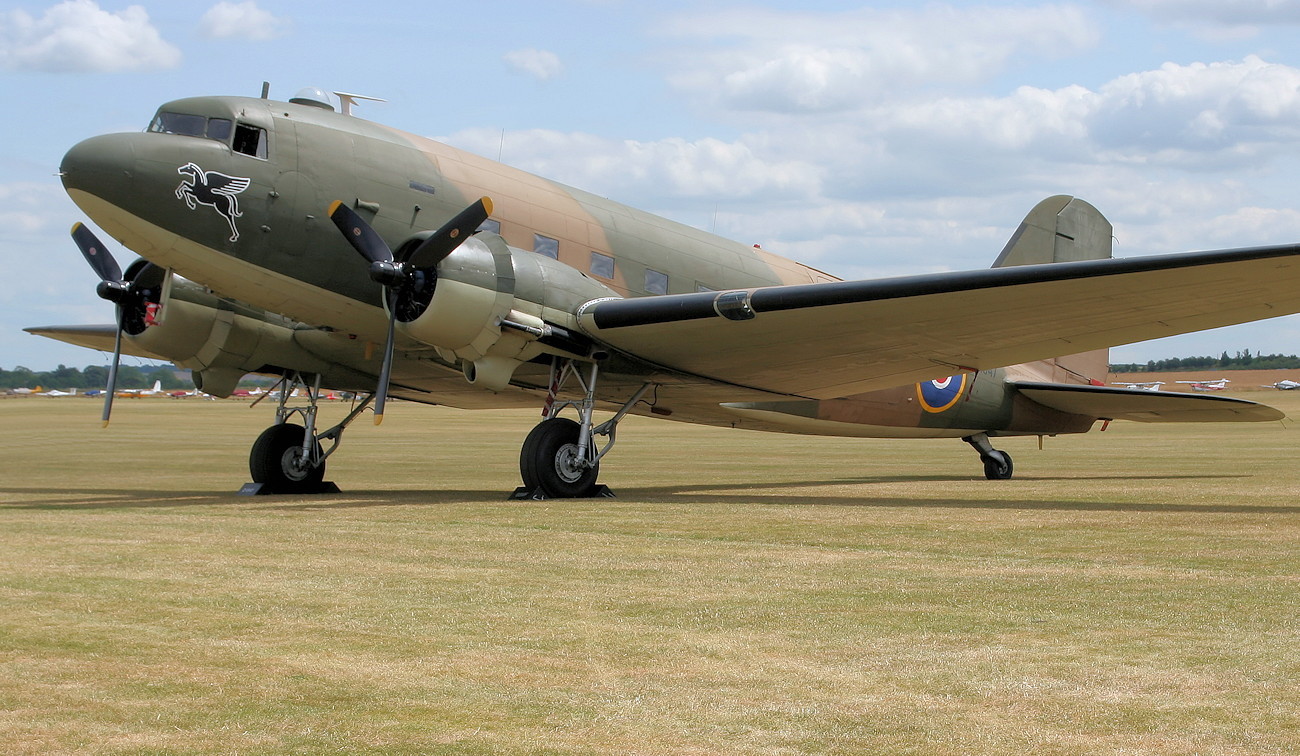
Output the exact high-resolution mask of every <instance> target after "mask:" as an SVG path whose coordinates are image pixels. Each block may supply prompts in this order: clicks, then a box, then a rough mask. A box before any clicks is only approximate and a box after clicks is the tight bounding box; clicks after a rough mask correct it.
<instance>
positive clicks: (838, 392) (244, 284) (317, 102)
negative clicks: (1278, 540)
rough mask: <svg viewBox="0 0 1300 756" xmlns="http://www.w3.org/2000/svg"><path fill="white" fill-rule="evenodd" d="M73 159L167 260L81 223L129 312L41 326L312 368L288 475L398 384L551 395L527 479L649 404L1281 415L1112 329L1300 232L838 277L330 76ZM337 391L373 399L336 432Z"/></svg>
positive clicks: (66, 179) (207, 370)
mask: <svg viewBox="0 0 1300 756" xmlns="http://www.w3.org/2000/svg"><path fill="white" fill-rule="evenodd" d="M340 99H341V100H342V102H344V103H345V104H351V103H352V102H354V101H355V99H356V98H355V96H352V95H346V94H343V95H341V96H340ZM60 175H61V176H62V180H63V184H64V186H65V188H66V189H67V191H68V193H69V195H71V197H72V199H73V200H74V201H75V202H76V204H77V205H78V206H79V207H80V208H81V209H82V210H83V211H84V212H85V213H86V214H87V215H89V216H90V218H91V219H93V220H94V222H95V223H96V224H97V225H98V226H99V227H100V228H101V229H103V230H104V231H106V232H107V233H108V234H109V235H111V236H112V237H113V238H114V239H116V240H117V241H118V242H120V243H121V244H123V245H125V246H126V247H127V248H129V249H131V250H133V251H135V252H136V253H138V254H139V255H140V256H141V257H142V258H143V259H142V260H137V261H136V262H135V263H134V264H132V265H131V266H129V267H128V268H127V269H126V271H125V272H123V271H122V270H121V269H120V268H119V267H118V264H117V263H116V262H115V260H114V258H113V256H112V254H110V252H109V250H108V249H107V248H106V247H105V245H104V244H103V242H101V241H100V240H99V239H98V238H96V237H95V235H94V234H93V233H92V232H91V231H90V230H89V229H88V228H87V227H86V226H84V225H82V224H77V225H76V226H74V228H73V237H74V240H75V241H76V243H77V245H78V246H79V247H80V249H81V251H82V253H83V255H84V256H85V258H86V260H87V261H89V263H90V264H91V266H92V267H93V268H94V269H95V271H96V273H97V274H98V275H99V277H100V278H101V279H102V282H101V283H100V284H99V288H98V293H99V295H100V296H101V297H103V298H105V299H108V300H110V301H112V302H114V303H115V304H116V305H117V313H118V315H117V324H116V325H110V326H72V327H46V328H31V329H28V330H30V331H31V332H33V333H38V334H40V335H43V336H49V337H51V338H56V339H61V340H64V341H68V342H71V343H75V344H81V345H84V346H89V347H92V348H97V349H103V350H106V351H107V350H110V349H111V350H113V351H114V352H115V354H117V353H120V352H128V353H131V354H137V355H142V356H146V357H154V358H161V359H165V360H170V361H172V362H174V363H176V364H178V365H181V366H183V367H188V368H191V369H192V370H193V375H194V381H195V384H196V386H197V387H198V388H199V389H200V390H202V391H204V392H207V393H209V394H215V395H217V396H229V395H230V394H231V393H232V392H233V391H234V390H235V386H236V384H237V382H238V381H239V379H240V378H241V377H242V376H243V375H245V374H246V373H248V372H256V373H264V374H278V375H281V376H284V378H285V385H284V386H283V388H284V389H286V390H283V391H282V393H281V396H287V395H288V394H289V393H290V391H288V390H287V389H288V388H289V387H290V386H293V387H304V388H307V389H309V391H308V394H309V395H310V401H309V402H308V404H307V406H306V407H301V406H299V407H291V406H288V405H287V404H286V403H285V400H284V399H281V400H280V404H279V407H278V410H277V422H276V424H275V425H273V426H271V427H270V428H268V429H267V430H266V431H265V432H263V433H262V435H261V436H260V437H259V438H258V439H257V440H256V442H255V443H254V444H253V448H252V452H251V454H250V468H251V473H252V476H253V479H254V481H255V482H256V483H257V484H259V486H260V488H261V489H262V490H264V491H271V492H287V493H305V492H314V491H319V490H322V487H323V486H325V485H327V484H325V483H323V475H324V468H325V458H326V457H328V456H329V455H330V454H332V453H333V452H334V451H336V450H337V448H338V444H339V441H340V439H341V436H342V433H343V430H344V429H345V428H346V427H347V426H348V424H349V423H351V422H353V421H354V420H355V419H356V418H357V417H359V416H360V415H361V414H362V413H363V412H364V411H365V410H366V408H367V407H369V406H373V411H374V413H375V418H376V422H378V420H379V419H381V418H382V414H383V412H384V409H385V400H386V397H387V396H389V395H392V396H396V397H400V398H402V399H407V400H411V401H417V402H426V403H437V404H446V405H451V406H455V407H464V408H486V407H521V406H522V407H536V408H539V409H541V410H542V413H543V420H542V421H541V422H540V423H539V424H538V425H537V426H536V427H535V428H534V429H533V431H532V432H531V433H529V434H528V436H527V438H526V439H524V441H523V446H522V451H521V453H520V473H521V476H522V478H523V483H524V485H523V487H522V488H521V489H519V491H517V492H516V495H517V496H522V497H537V498H541V497H575V496H590V495H597V493H598V492H601V491H602V489H603V488H604V487H603V486H600V485H598V483H597V474H598V471H599V468H600V464H601V462H602V461H603V460H604V458H605V456H606V454H607V453H608V452H609V451H610V449H611V448H612V446H613V445H614V440H615V435H616V430H617V428H618V425H619V422H620V421H621V420H622V419H623V418H624V417H625V416H626V415H627V414H628V413H636V414H642V415H651V416H655V417H663V418H668V419H671V420H680V421H684V422H690V423H701V424H707V425H716V426H726V427H735V428H752V429H758V430H767V431H782V432H789V433H804V434H825V435H838V436H859V437H889V438H954V439H962V440H963V441H965V442H966V443H968V444H970V445H971V446H972V447H974V449H975V450H976V451H977V452H978V454H979V456H980V458H981V460H982V461H983V466H984V474H985V475H986V476H987V477H988V478H991V479H1002V478H1010V477H1011V475H1012V461H1011V457H1010V456H1009V455H1008V454H1006V453H1005V452H1003V451H1000V450H997V449H995V448H994V447H993V444H992V442H991V439H992V438H994V437H998V436H1007V435H1038V436H1043V435H1054V434H1059V433H1082V432H1086V431H1088V430H1089V429H1090V428H1092V427H1093V425H1094V423H1095V422H1096V421H1098V420H1103V421H1107V422H1108V421H1109V420H1112V419H1127V420H1136V421H1142V422H1147V421H1174V422H1177V421H1196V420H1205V421H1240V420H1274V419H1280V418H1281V417H1282V415H1281V413H1280V412H1278V411H1276V410H1274V409H1272V408H1269V407H1265V406H1262V405H1259V404H1255V403H1252V402H1246V401H1241V400H1236V399H1231V398H1226V397H1219V396H1213V397H1211V396H1195V395H1189V394H1177V393H1171V392H1160V391H1155V392H1152V391H1144V390H1136V389H1133V390H1130V389H1123V388H1116V387H1108V386H1103V385H1101V383H1102V382H1103V381H1104V380H1105V378H1106V373H1107V353H1106V351H1105V348H1106V347H1109V346H1114V345H1118V344H1124V343H1130V342H1134V341H1141V340H1144V339H1150V338H1156V337H1162V336H1170V335H1173V334H1178V333H1185V332H1189V331H1195V330H1200V329H1204V328H1212V327H1217V326H1224V325H1229V324H1234V323H1242V322H1246V321H1251V320H1257V319H1261V318H1269V317H1274V316H1278V315H1285V314H1290V313H1294V312H1297V311H1300V247H1298V246H1295V245H1290V246H1275V247H1262V248H1249V249H1237V250H1228V251H1213V252H1196V253H1186V254H1178V255H1161V256H1155V257H1138V258H1126V259H1111V225H1110V223H1109V222H1107V221H1106V219H1105V218H1104V217H1103V216H1102V215H1101V213H1099V212H1098V211H1097V210H1096V209H1095V208H1093V207H1092V206H1091V205H1089V204H1088V203H1086V202H1084V201H1082V200H1079V199H1075V198H1072V197H1068V196H1056V197H1050V198H1048V199H1046V200H1043V201H1042V202H1041V203H1040V204H1039V205H1038V206H1036V207H1035V208H1033V210H1032V211H1030V213H1029V215H1028V216H1027V217H1026V218H1025V220H1024V222H1023V223H1022V224H1021V225H1020V227H1019V228H1018V229H1017V230H1016V232H1015V234H1014V236H1013V237H1012V238H1011V240H1010V242H1008V243H1007V245H1006V247H1005V248H1004V249H1003V250H1002V252H1001V254H1000V255H999V256H998V257H997V259H996V261H995V262H994V264H993V267H992V268H991V269H988V270H973V271H964V272H957V273H937V274H930V275H918V276H908V277H900V278H889V279H879V280H867V281H842V280H839V279H837V278H835V277H834V276H831V275H829V274H826V273H823V272H821V271H819V270H815V269H813V268H810V267H808V266H806V265H802V264H800V263H797V262H794V261H791V260H787V259H784V258H782V257H779V256H777V255H775V254H772V253H770V252H767V251H765V250H763V249H759V248H755V247H752V246H748V245H744V244H739V243H735V242H731V241H728V240H725V239H722V238H719V237H717V236H713V235H711V234H708V233H704V232H702V231H699V230H697V229H695V228H691V227H688V226H685V225H681V224H678V223H674V222H671V221H668V220H666V219H663V218H660V217H656V216H653V215H650V214H647V213H644V212H640V211H637V210H634V209H632V208H629V207H626V206H624V205H620V204H618V203H616V202H612V201H610V200H607V199H603V198H601V197H597V196H594V195H592V194H588V193H586V192H582V191H579V190H577V189H574V188H571V187H567V186H563V185H560V184H557V183H554V182H552V181H548V180H546V179H543V178H540V177H537V176H533V175H530V174H527V173H525V172H523V171H520V170H516V169H514V168H511V167H509V166H505V165H501V164H499V163H495V162H493V161H491V160H487V159H485V158H481V157H478V156H475V155H472V154H469V153H466V152H462V151H460V150H456V149H453V148H451V147H448V146H446V145H444V144H440V143H438V142H435V141H431V140H429V139H425V138H422V137H418V136H414V135H411V134H407V133H403V132H400V131H397V130H395V129H392V128H388V127H385V126H381V125H378V124H375V123H372V122H369V121H366V120H363V119H361V118H358V117H355V116H353V115H351V114H350V113H348V112H337V111H335V110H334V108H333V107H331V104H330V100H329V97H328V95H327V94H325V93H324V92H323V91H321V90H316V89H309V90H304V91H303V92H300V93H299V95H298V96H297V97H294V98H293V99H291V100H290V101H289V102H278V101H273V100H271V99H268V98H267V96H266V92H265V89H264V91H263V96H262V97H261V98H252V97H196V98H190V99H182V100H177V101H174V102H169V103H166V104H164V105H163V106H162V107H161V108H159V110H158V112H157V113H156V115H155V116H154V118H153V120H152V121H151V122H150V124H149V126H148V128H147V129H145V130H144V131H143V132H142V133H128V134H108V135H103V136H97V137H93V138H90V139H87V140H85V141H83V142H81V143H80V144H77V145H76V146H74V147H73V148H72V149H71V150H69V152H68V153H67V155H66V156H65V157H64V160H63V163H62V166H61V174H60ZM1061 355H1067V356H1061ZM116 359H117V358H116V356H115V358H114V363H116ZM110 383H111V379H110ZM322 387H327V388H330V389H336V390H346V391H351V392H363V393H365V394H366V395H367V397H366V399H365V401H363V402H361V403H360V404H359V405H358V406H356V407H355V408H354V410H353V411H352V412H351V414H349V415H348V416H347V418H346V419H344V421H343V422H342V423H340V424H339V425H337V426H335V427H333V428H329V429H326V430H321V429H319V428H318V427H317V426H316V398H317V397H319V395H320V391H321V390H322ZM112 394H113V392H112V390H110V391H108V392H107V397H108V398H107V399H106V402H105V420H106V421H107V416H108V410H109V402H111V397H112ZM597 409H600V410H602V411H610V412H612V415H611V416H609V417H608V418H607V419H604V420H603V421H600V420H598V419H597V417H596V411H597ZM564 412H567V413H569V414H571V415H572V416H573V418H574V419H571V418H570V417H562V416H561V413H564ZM295 415H296V416H297V418H295ZM299 418H300V420H301V424H299V422H298V419H299ZM291 420H293V421H294V422H290V421H291ZM323 442H327V443H329V448H328V449H324V448H323ZM742 464H743V463H742ZM255 487H256V486H255Z"/></svg>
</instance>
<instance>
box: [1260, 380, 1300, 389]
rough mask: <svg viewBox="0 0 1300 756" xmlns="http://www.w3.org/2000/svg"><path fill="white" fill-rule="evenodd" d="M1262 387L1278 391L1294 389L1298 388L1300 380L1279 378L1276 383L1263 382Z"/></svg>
mask: <svg viewBox="0 0 1300 756" xmlns="http://www.w3.org/2000/svg"><path fill="white" fill-rule="evenodd" d="M1264 388H1275V389H1278V390H1279V391H1294V390H1296V389H1300V381H1292V380H1286V379H1284V380H1280V381H1278V382H1277V383H1269V384H1265V386H1264Z"/></svg>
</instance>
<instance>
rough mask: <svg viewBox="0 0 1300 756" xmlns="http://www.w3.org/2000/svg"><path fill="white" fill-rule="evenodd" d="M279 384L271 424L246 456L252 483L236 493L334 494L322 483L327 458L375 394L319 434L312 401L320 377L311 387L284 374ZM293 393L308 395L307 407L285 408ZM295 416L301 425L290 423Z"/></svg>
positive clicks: (331, 487) (330, 485)
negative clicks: (276, 403) (327, 443)
mask: <svg viewBox="0 0 1300 756" xmlns="http://www.w3.org/2000/svg"><path fill="white" fill-rule="evenodd" d="M277 385H278V386H279V387H280V397H279V404H278V406H277V407H276V410H275V425H272V426H271V427H270V428H267V429H266V430H264V431H262V435H260V436H258V437H257V441H255V442H253V449H252V451H251V452H250V453H249V455H248V471H249V473H250V474H251V475H252V476H253V482H252V483H246V484H244V487H243V488H241V489H239V493H241V494H243V495H247V496H253V495H257V494H296V495H301V494H322V493H338V492H339V487H338V486H336V485H334V483H332V482H330V481H327V480H325V459H326V458H327V457H329V456H330V455H331V454H333V453H334V452H335V451H336V450H338V447H339V441H340V440H341V439H342V437H343V431H344V429H346V428H347V427H348V425H349V424H351V423H352V421H353V420H355V419H356V418H357V416H358V415H360V414H361V413H362V412H363V411H365V409H366V407H368V406H370V401H371V400H372V399H374V394H371V395H370V396H368V397H366V399H365V401H363V402H361V403H360V404H358V405H357V406H356V407H355V408H353V410H352V411H351V412H350V413H348V416H347V417H345V418H343V422H341V423H339V424H338V425H336V426H334V427H333V428H330V429H329V430H326V431H324V432H322V433H317V432H316V403H317V401H318V400H319V399H320V376H319V375H318V376H316V379H315V384H314V386H308V385H307V383H306V380H305V379H304V377H303V376H302V375H300V374H298V373H293V374H292V375H291V376H286V377H285V378H284V379H282V380H281V381H280V383H279V384H277ZM295 391H301V393H302V394H303V395H305V396H306V398H307V405H306V406H296V407H291V406H289V399H290V397H291V396H292V395H293V394H294V392H295ZM258 401H261V399H258ZM254 404H256V402H254ZM294 415H298V416H299V417H300V418H301V420H302V425H298V424H296V423H290V422H289V419H290V418H292V417H293V416H294ZM322 441H329V442H330V446H329V448H328V449H326V448H324V447H322V446H321V442H322Z"/></svg>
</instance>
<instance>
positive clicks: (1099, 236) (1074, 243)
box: [993, 194, 1114, 268]
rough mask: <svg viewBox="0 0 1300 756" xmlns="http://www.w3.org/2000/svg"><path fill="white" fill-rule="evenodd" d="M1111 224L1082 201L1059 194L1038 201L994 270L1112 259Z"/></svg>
mask: <svg viewBox="0 0 1300 756" xmlns="http://www.w3.org/2000/svg"><path fill="white" fill-rule="evenodd" d="M1112 233H1114V229H1113V227H1112V226H1111V225H1110V221H1108V220H1106V217H1105V216H1104V215H1102V214H1101V213H1100V212H1099V211H1098V210H1097V208H1095V207H1093V206H1092V205H1089V204H1088V203H1087V202H1084V201H1083V200H1081V199H1076V198H1074V197H1067V196H1065V195H1063V194H1058V195H1057V196H1055V197H1048V198H1047V199H1045V200H1043V201H1042V202H1039V203H1038V205H1037V206H1035V207H1034V209H1033V210H1030V211H1029V215H1026V216H1025V219H1024V221H1023V222H1021V224H1020V228H1017V229H1016V232H1015V233H1014V234H1012V235H1011V241H1009V242H1007V246H1006V247H1005V248H1003V250H1002V254H1000V255H998V259H997V261H996V262H994V263H993V267H995V268H1009V267H1011V266H1013V265H1034V264H1037V263H1058V262H1075V261H1077V260H1104V259H1106V258H1108V257H1110V256H1111V255H1110V240H1111V234H1112Z"/></svg>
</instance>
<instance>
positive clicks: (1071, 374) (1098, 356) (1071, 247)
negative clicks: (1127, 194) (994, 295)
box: [993, 194, 1114, 384]
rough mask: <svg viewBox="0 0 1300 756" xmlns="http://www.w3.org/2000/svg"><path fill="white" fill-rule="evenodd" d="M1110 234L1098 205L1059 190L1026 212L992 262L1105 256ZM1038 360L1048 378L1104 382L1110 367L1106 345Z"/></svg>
mask: <svg viewBox="0 0 1300 756" xmlns="http://www.w3.org/2000/svg"><path fill="white" fill-rule="evenodd" d="M1113 233H1114V227H1113V226H1111V224H1110V221H1108V220H1106V217H1105V216H1104V215H1102V214H1101V212H1100V211H1099V210H1097V208H1095V207H1093V206H1092V205H1090V204H1088V203H1087V202H1084V201H1083V200H1081V199H1077V198H1075V197H1069V196H1066V195H1063V194H1058V195H1056V196H1055V197H1048V198H1047V199H1045V200H1043V201H1042V202H1039V203H1038V204H1037V205H1036V206H1035V207H1034V209H1033V210H1030V211H1029V215H1026V216H1025V219H1024V221H1022V222H1021V224H1020V227H1019V228H1017V229H1016V232H1015V233H1014V234H1012V235H1011V240H1010V241H1008V242H1007V246H1006V247H1004V248H1003V249H1002V254H1000V255H998V259H997V260H996V261H995V262H994V263H993V267H995V268H1009V267H1012V266H1015V265H1036V264H1040V263H1060V262H1077V261H1080V260H1105V259H1107V258H1109V257H1110V256H1111V238H1112V235H1113ZM1040 364H1043V365H1044V366H1045V367H1047V368H1049V369H1050V371H1051V373H1052V374H1053V377H1052V378H1051V380H1055V381H1059V382H1062V383H1079V382H1083V383H1093V384H1097V383H1104V382H1105V380H1106V376H1107V374H1108V373H1109V372H1110V350H1109V349H1099V350H1097V351H1094V352H1085V353H1083V354H1074V355H1069V356H1067V357H1057V358H1056V359H1054V360H1047V361H1046V362H1045V363H1040Z"/></svg>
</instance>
